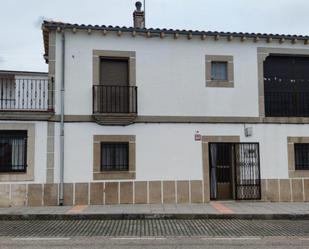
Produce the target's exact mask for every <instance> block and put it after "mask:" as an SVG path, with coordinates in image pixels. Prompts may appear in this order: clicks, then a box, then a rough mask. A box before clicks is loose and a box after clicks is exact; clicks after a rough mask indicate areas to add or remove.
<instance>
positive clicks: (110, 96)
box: [99, 58, 130, 113]
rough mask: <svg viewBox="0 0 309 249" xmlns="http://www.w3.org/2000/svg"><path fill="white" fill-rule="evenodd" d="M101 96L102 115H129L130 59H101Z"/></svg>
mask: <svg viewBox="0 0 309 249" xmlns="http://www.w3.org/2000/svg"><path fill="white" fill-rule="evenodd" d="M100 85H102V87H101V91H100V93H99V94H100V95H101V98H100V99H102V103H101V104H102V105H101V108H100V109H101V112H102V113H127V112H128V111H129V90H130V88H129V63H128V59H120V58H101V61H100Z"/></svg>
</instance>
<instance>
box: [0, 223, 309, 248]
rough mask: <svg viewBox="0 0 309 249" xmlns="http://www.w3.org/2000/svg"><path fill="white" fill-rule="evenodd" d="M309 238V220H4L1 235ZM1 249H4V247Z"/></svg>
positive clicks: (1, 224) (0, 225)
mask: <svg viewBox="0 0 309 249" xmlns="http://www.w3.org/2000/svg"><path fill="white" fill-rule="evenodd" d="M78 236H85V237H91V236H104V237H165V236H167V237H177V236H178V237H182V236H187V237H192V236H205V237H240V236H250V237H251V236H259V237H265V236H295V237H309V220H236V219H186V220H185V219H141V220H12V221H10V220H6V221H5V220H2V221H1V222H0V239H1V237H78ZM0 249H1V248H0Z"/></svg>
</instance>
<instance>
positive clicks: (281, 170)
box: [55, 123, 309, 182]
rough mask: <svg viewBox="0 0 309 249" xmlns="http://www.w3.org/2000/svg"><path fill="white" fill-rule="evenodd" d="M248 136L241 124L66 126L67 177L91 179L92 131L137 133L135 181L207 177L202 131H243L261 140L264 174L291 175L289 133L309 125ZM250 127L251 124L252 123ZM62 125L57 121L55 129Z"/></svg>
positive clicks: (257, 130)
mask: <svg viewBox="0 0 309 249" xmlns="http://www.w3.org/2000/svg"><path fill="white" fill-rule="evenodd" d="M249 126H250V127H253V136H251V137H245V136H244V126H243V125H242V124H135V125H131V126H127V127H112V126H109V127H108V126H103V127H102V126H100V125H97V124H94V123H93V124H91V123H68V124H66V125H65V129H66V132H65V176H64V178H65V182H91V181H93V178H92V165H93V135H95V134H96V135H97V134H98V135H113V134H117V135H119V134H120V135H121V134H126V135H136V180H175V179H176V180H184V179H186V180H188V179H191V180H193V179H202V177H203V175H202V145H201V142H200V141H194V134H195V131H196V130H198V131H199V132H200V134H202V135H210V136H211V135H213V136H224V135H228V136H240V140H241V142H258V143H259V144H260V160H261V177H262V178H267V179H270V178H288V160H287V136H309V125H280V124H267V125H265V124H264V125H261V124H254V125H249ZM247 127H248V125H247ZM57 130H58V125H57V126H56V131H57ZM55 151H56V160H55V161H56V165H55V167H56V170H55V179H56V181H59V157H58V155H59V137H58V136H57V134H56V148H55Z"/></svg>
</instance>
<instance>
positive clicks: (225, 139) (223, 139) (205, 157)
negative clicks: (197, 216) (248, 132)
mask: <svg viewBox="0 0 309 249" xmlns="http://www.w3.org/2000/svg"><path fill="white" fill-rule="evenodd" d="M239 142H240V136H202V163H203V183H204V184H203V185H204V186H203V187H204V201H205V202H210V177H209V169H210V164H209V143H239Z"/></svg>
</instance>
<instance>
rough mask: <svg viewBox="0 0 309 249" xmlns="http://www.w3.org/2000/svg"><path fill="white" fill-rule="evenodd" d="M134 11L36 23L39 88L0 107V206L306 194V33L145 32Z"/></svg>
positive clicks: (308, 176)
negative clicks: (40, 52) (115, 17)
mask: <svg viewBox="0 0 309 249" xmlns="http://www.w3.org/2000/svg"><path fill="white" fill-rule="evenodd" d="M136 6H137V9H136V11H135V12H134V14H133V17H134V27H129V28H128V27H113V26H104V25H103V26H98V25H84V24H69V23H62V22H53V21H45V22H44V23H43V24H42V30H43V38H44V47H45V60H46V62H47V63H48V67H49V71H48V80H45V84H46V85H44V86H42V88H40V89H41V90H37V91H36V92H37V95H35V97H34V98H33V100H32V101H30V100H29V99H27V96H28V95H25V96H21V95H18V96H21V97H22V98H23V99H24V100H23V101H22V103H24V106H27V108H26V107H25V108H17V107H16V105H17V103H16V101H15V100H14V105H13V108H12V106H9V108H7V107H8V106H6V105H5V108H4V107H3V105H1V115H0V119H1V122H0V135H1V136H0V137H2V138H0V142H1V141H2V142H1V144H0V145H1V147H0V152H1V155H0V171H1V172H0V181H1V185H0V188H1V189H2V191H1V202H2V205H30V206H35V205H58V204H59V205H83V204H96V205H103V204H118V203H121V204H122V203H131V204H139V203H206V202H209V201H210V200H262V201H287V202H290V201H295V202H298V201H301V202H302V201H309V37H308V36H296V35H277V34H255V33H230V32H209V31H192V30H171V29H148V28H145V27H144V12H143V11H142V10H141V6H140V4H139V3H137V5H136ZM20 80H23V79H20ZM1 82H2V84H5V83H3V82H5V81H1ZM3 87H5V86H4V85H3ZM29 87H30V86H29ZM14 89H15V90H16V87H15V88H14ZM31 89H32V91H34V90H33V89H35V88H34V86H32V88H31ZM13 92H14V91H13ZM41 92H44V93H45V95H44V96H45V97H44V99H42V98H43V97H40V96H41V95H39V94H40V93H41ZM4 93H5V94H7V90H6V91H4ZM12 94H13V93H12ZM14 96H16V93H15V95H14ZM42 96H43V95H42ZM1 98H2V96H1ZM28 98H29V97H28ZM39 98H41V101H40V104H38V102H39V101H38V99H39ZM6 99H7V98H6V97H4V98H2V99H1V103H3V102H5V103H7V102H6ZM31 103H32V104H31ZM35 104H38V105H39V107H40V108H39V110H36V109H35V107H34V105H35ZM24 106H22V107H24ZM29 106H30V107H31V108H30V107H29ZM8 130H11V131H8ZM12 130H13V131H12ZM20 137H21V138H20ZM22 141H24V142H22ZM26 156H27V157H26ZM20 157H22V159H20ZM20 168H21V169H22V171H21V170H19V169H20Z"/></svg>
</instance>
